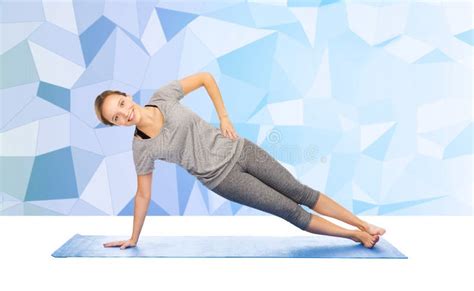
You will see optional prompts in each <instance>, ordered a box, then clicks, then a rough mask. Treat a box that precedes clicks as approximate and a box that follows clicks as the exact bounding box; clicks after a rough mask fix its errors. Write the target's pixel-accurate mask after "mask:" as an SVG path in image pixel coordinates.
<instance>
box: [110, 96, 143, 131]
mask: <svg viewBox="0 0 474 291" xmlns="http://www.w3.org/2000/svg"><path fill="white" fill-rule="evenodd" d="M137 107H138V105H137V104H136V103H135V102H133V98H132V96H130V95H127V96H123V95H119V94H113V95H110V96H108V97H107V98H105V101H104V105H103V107H102V114H103V116H104V117H105V118H106V119H107V120H108V121H110V122H112V123H113V124H115V125H118V126H131V125H135V124H136V123H137V120H138V119H137V118H138V117H139V110H138V108H137Z"/></svg>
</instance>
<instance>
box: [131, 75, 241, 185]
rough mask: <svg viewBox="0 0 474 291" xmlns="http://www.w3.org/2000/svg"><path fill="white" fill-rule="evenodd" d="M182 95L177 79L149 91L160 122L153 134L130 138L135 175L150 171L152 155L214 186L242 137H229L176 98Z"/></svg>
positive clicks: (235, 156) (231, 162) (236, 154)
mask: <svg viewBox="0 0 474 291" xmlns="http://www.w3.org/2000/svg"><path fill="white" fill-rule="evenodd" d="M183 97H184V93H183V88H182V86H181V83H180V82H179V81H178V80H173V81H171V82H169V83H168V84H166V85H164V86H162V87H161V88H159V89H158V90H157V91H155V92H154V93H153V96H152V97H151V98H150V101H149V102H148V104H150V105H156V106H158V109H160V111H161V113H162V114H163V116H164V119H165V121H164V125H163V127H162V128H161V129H160V132H159V134H158V135H157V136H155V137H151V138H149V139H138V138H136V137H134V138H133V144H132V149H133V160H134V163H135V169H136V172H137V175H145V174H148V173H150V172H152V171H153V169H154V168H155V167H154V161H155V160H156V159H159V160H164V161H167V162H171V163H175V164H178V165H180V166H181V167H183V168H184V169H186V170H187V171H188V173H190V174H191V175H193V176H195V177H196V178H197V179H198V180H199V181H201V182H202V183H203V184H204V185H205V186H206V187H207V188H209V189H212V188H214V187H216V186H217V185H218V184H219V183H220V182H221V181H222V180H223V179H224V178H225V176H226V175H227V174H228V173H229V172H230V170H231V169H232V167H233V166H234V164H235V163H236V162H237V160H238V159H239V156H240V153H241V151H242V148H243V145H244V139H243V138H242V137H240V136H239V137H238V138H237V140H232V139H230V138H228V137H225V136H224V135H223V134H222V132H221V130H220V129H218V128H216V127H213V126H212V125H211V124H209V123H208V122H206V121H205V120H203V119H202V118H201V117H200V116H199V115H197V114H196V113H195V112H193V111H191V110H190V109H189V108H187V107H186V106H184V105H182V104H181V103H180V102H179V101H180V100H181V99H182V98H183Z"/></svg>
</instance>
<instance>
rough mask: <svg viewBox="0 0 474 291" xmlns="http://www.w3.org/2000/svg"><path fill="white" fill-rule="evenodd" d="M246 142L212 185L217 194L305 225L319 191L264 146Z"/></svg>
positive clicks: (302, 226) (308, 220)
mask: <svg viewBox="0 0 474 291" xmlns="http://www.w3.org/2000/svg"><path fill="white" fill-rule="evenodd" d="M244 140H245V144H244V148H243V150H242V153H241V155H240V158H239V159H238V161H237V163H235V165H234V167H233V168H232V170H231V171H230V172H229V174H227V176H226V177H225V178H224V180H222V182H220V183H219V185H217V186H216V187H214V188H213V189H212V191H214V192H215V193H216V194H218V195H220V196H222V197H224V198H226V199H228V200H231V201H234V202H237V203H240V204H243V205H247V206H250V207H252V208H256V209H259V210H261V211H264V212H268V213H271V214H274V215H277V216H279V217H281V218H283V219H285V220H287V221H288V222H290V223H292V224H294V225H295V226H297V227H298V228H300V229H303V230H304V229H306V227H307V226H308V224H309V222H310V220H311V214H310V213H309V212H307V211H305V210H304V208H303V207H301V205H299V204H303V205H306V206H308V207H309V208H311V209H312V208H313V207H314V205H316V202H317V201H318V199H319V195H320V192H319V191H318V190H314V189H312V188H310V187H308V186H306V185H304V184H302V183H301V182H299V181H298V180H297V179H295V177H294V176H293V175H292V174H291V173H290V172H289V171H288V170H287V169H286V168H285V167H283V166H282V165H281V164H280V163H279V162H278V161H277V160H275V159H274V158H273V157H272V156H271V155H270V154H268V153H267V152H266V151H265V150H264V149H262V148H261V147H259V146H258V145H256V144H255V143H253V142H252V141H250V140H248V139H246V138H244Z"/></svg>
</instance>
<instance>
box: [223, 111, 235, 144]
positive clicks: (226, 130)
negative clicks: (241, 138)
mask: <svg viewBox="0 0 474 291" xmlns="http://www.w3.org/2000/svg"><path fill="white" fill-rule="evenodd" d="M221 131H222V134H223V135H224V136H226V137H229V138H232V139H237V137H238V135H237V133H236V132H235V129H234V126H233V125H232V122H230V119H229V118H228V117H227V116H226V117H223V118H222V119H221Z"/></svg>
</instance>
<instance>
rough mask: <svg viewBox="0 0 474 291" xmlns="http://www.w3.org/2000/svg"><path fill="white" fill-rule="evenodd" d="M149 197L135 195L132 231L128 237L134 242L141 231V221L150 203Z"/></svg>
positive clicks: (143, 219)
mask: <svg viewBox="0 0 474 291" xmlns="http://www.w3.org/2000/svg"><path fill="white" fill-rule="evenodd" d="M150 200H151V198H150V197H146V196H143V195H139V194H138V192H137V194H136V195H135V210H134V214H133V232H132V237H131V238H130V239H131V240H132V241H133V242H134V243H135V244H136V243H137V242H138V238H139V237H140V232H141V231H142V227H143V222H144V221H145V217H146V213H147V211H148V206H149V205H150Z"/></svg>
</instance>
